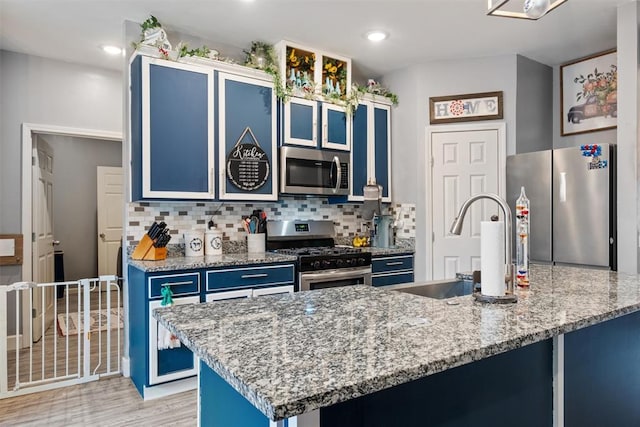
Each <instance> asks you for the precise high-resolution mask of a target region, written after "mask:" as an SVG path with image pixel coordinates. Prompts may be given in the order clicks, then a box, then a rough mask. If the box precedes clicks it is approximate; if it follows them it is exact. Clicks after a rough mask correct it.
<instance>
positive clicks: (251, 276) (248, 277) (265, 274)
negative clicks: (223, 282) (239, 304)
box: [240, 273, 268, 279]
mask: <svg viewBox="0 0 640 427" xmlns="http://www.w3.org/2000/svg"><path fill="white" fill-rule="evenodd" d="M267 276H268V274H267V273H261V274H243V275H242V276H240V278H241V279H257V278H259V277H267Z"/></svg>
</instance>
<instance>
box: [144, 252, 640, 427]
mask: <svg viewBox="0 0 640 427" xmlns="http://www.w3.org/2000/svg"><path fill="white" fill-rule="evenodd" d="M517 293H518V296H519V301H518V303H516V304H508V305H487V304H482V303H479V302H475V301H474V300H473V297H471V296H469V295H468V296H464V297H457V298H454V299H449V300H434V299H429V298H425V297H420V296H416V295H411V294H406V293H399V292H395V291H391V290H385V289H380V288H372V287H368V286H351V287H342V288H331V289H325V290H321V291H308V292H299V293H296V294H287V295H278V296H266V297H260V298H252V299H249V300H238V301H229V302H225V301H221V302H215V303H208V304H199V305H181V306H176V307H171V308H163V309H159V310H157V311H156V312H155V314H154V315H155V316H156V317H157V318H158V319H159V321H160V323H162V324H163V325H165V326H167V328H168V329H169V330H171V331H172V332H174V333H175V334H176V335H177V336H178V337H179V338H180V340H181V341H182V342H184V343H185V344H186V345H187V347H189V348H191V349H193V350H194V352H195V353H196V355H197V356H198V357H200V358H201V359H202V360H203V361H204V362H205V363H206V364H207V365H208V366H209V367H211V368H212V369H213V370H214V371H215V372H216V373H218V374H219V375H220V376H222V377H223V378H224V379H225V380H226V381H227V382H229V383H230V384H231V385H232V386H233V387H234V388H235V389H236V390H237V391H238V392H240V393H241V394H242V395H243V396H244V397H245V398H246V399H248V400H249V401H250V402H251V403H252V404H253V405H255V406H256V407H257V408H258V409H259V410H260V411H262V412H263V413H264V414H265V415H266V416H267V417H269V418H270V419H272V420H279V419H283V418H288V417H292V416H295V415H298V414H301V413H305V412H308V411H311V410H314V409H318V408H321V407H325V406H329V405H332V404H334V403H338V402H342V401H345V400H349V399H352V398H356V397H359V396H363V395H366V394H369V393H373V392H376V391H379V390H381V389H384V388H388V387H392V386H395V385H398V384H402V383H406V382H409V381H412V380H415V379H418V378H422V377H425V376H427V375H431V374H434V373H437V372H440V371H444V370H446V369H450V368H453V367H456V366H459V365H463V364H466V363H469V362H472V361H476V360H480V359H483V358H486V357H489V356H492V355H494V354H498V353H502V352H505V351H509V350H513V349H516V348H519V347H522V346H525V345H528V344H532V343H534V342H538V341H541V340H544V339H547V338H550V337H553V336H555V335H558V334H561V333H565V332H570V331H573V330H576V329H579V328H582V327H587V326H590V325H594V324H596V323H600V322H603V321H605V320H609V319H612V318H615V317H618V316H621V315H624V314H627V313H631V312H634V311H638V310H640V279H639V278H638V276H635V275H624V274H618V273H616V272H609V271H603V270H591V269H579V268H571V267H559V266H553V267H552V266H540V265H535V266H532V269H531V289H530V290H517ZM452 301H454V302H457V303H459V304H458V305H450V304H448V302H452ZM214 304H215V305H214Z"/></svg>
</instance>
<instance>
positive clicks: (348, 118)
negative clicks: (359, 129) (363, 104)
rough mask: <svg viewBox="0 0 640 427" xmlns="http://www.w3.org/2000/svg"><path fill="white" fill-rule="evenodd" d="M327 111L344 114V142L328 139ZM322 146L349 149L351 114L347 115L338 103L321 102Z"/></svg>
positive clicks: (333, 148) (342, 149)
mask: <svg viewBox="0 0 640 427" xmlns="http://www.w3.org/2000/svg"><path fill="white" fill-rule="evenodd" d="M329 111H338V112H341V113H344V114H345V117H346V121H345V126H346V127H347V128H346V138H347V143H346V144H340V143H336V142H332V141H329V123H328V118H329V117H328V116H329ZM322 148H330V149H332V150H341V151H351V116H349V115H348V114H347V112H346V110H345V108H344V107H341V106H339V105H334V104H329V103H326V102H323V103H322Z"/></svg>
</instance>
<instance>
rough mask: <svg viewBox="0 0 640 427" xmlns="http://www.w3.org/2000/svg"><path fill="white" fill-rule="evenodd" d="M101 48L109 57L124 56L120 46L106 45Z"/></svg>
mask: <svg viewBox="0 0 640 427" xmlns="http://www.w3.org/2000/svg"><path fill="white" fill-rule="evenodd" d="M100 47H101V48H102V50H103V51H105V52H106V53H108V54H109V55H120V54H122V49H120V48H119V47H118V46H110V45H104V46H100Z"/></svg>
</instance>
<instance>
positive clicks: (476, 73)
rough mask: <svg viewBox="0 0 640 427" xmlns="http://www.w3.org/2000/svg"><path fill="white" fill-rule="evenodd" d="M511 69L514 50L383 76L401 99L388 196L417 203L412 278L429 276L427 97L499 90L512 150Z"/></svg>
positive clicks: (513, 83)
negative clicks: (501, 94) (413, 276)
mask: <svg viewBox="0 0 640 427" xmlns="http://www.w3.org/2000/svg"><path fill="white" fill-rule="evenodd" d="M516 71H517V61H516V55H502V56H495V57H486V58H472V59H464V60H455V61H454V60H452V61H442V62H430V63H427V64H423V65H418V66H414V67H410V68H408V69H404V70H399V71H396V72H393V73H390V74H388V75H386V76H384V78H383V79H382V82H383V84H384V85H385V86H387V87H389V88H390V89H391V90H392V91H393V92H394V93H397V94H398V96H399V99H400V104H399V105H398V107H396V108H395V109H394V110H393V113H392V114H393V116H392V123H393V124H392V131H391V132H392V152H391V156H392V166H391V168H392V173H393V176H392V185H393V199H394V202H398V203H415V204H416V263H415V264H416V280H425V279H426V278H427V277H428V274H429V272H427V269H426V262H427V260H428V259H430V257H431V254H430V253H429V251H428V248H427V242H428V237H427V234H428V233H429V229H430V224H427V214H428V211H429V210H430V209H431V206H430V198H431V194H430V189H426V186H427V177H428V174H429V173H430V172H429V171H430V169H429V168H428V167H427V163H426V155H427V153H428V152H429V151H430V147H429V146H428V141H427V136H426V132H427V129H428V127H429V126H430V125H429V97H431V96H442V95H456V94H465V93H475V92H491V91H503V92H504V93H503V107H504V108H503V110H504V119H503V121H504V122H505V123H506V131H507V155H509V154H514V153H515V147H516V144H515V140H516V92H517V85H516V79H517V72H516ZM435 126H438V125H435ZM435 126H434V127H435Z"/></svg>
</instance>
